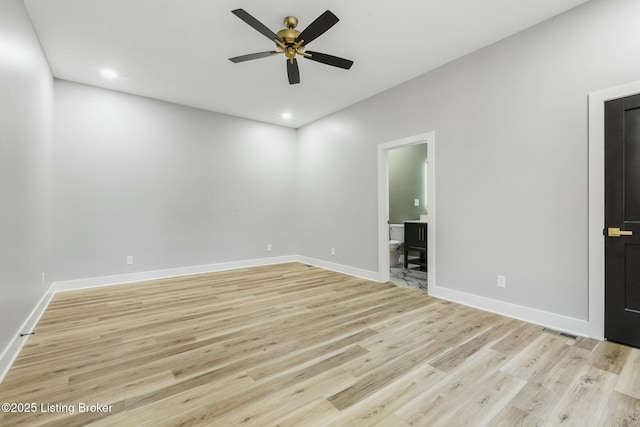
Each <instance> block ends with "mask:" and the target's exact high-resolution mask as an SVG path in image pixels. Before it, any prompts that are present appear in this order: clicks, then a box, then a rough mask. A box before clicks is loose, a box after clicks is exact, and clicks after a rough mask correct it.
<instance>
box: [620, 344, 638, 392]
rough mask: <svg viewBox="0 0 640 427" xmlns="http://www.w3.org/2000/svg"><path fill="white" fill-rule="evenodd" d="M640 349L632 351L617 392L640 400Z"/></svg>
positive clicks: (621, 374)
mask: <svg viewBox="0 0 640 427" xmlns="http://www.w3.org/2000/svg"><path fill="white" fill-rule="evenodd" d="M638 372H640V349H637V348H634V349H631V352H630V353H629V356H628V358H627V362H626V363H625V365H624V368H622V372H620V377H619V378H618V383H617V384H616V391H618V392H620V393H624V394H626V395H629V396H631V397H635V398H636V399H640V375H638Z"/></svg>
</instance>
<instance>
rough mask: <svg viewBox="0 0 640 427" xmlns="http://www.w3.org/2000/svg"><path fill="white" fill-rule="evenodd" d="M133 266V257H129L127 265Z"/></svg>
mask: <svg viewBox="0 0 640 427" xmlns="http://www.w3.org/2000/svg"><path fill="white" fill-rule="evenodd" d="M131 264H133V257H132V256H131V255H129V256H128V257H127V265H131Z"/></svg>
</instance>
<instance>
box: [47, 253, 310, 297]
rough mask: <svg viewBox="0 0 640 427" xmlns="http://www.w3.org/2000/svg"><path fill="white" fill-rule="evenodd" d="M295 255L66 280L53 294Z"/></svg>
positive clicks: (255, 264)
mask: <svg viewBox="0 0 640 427" xmlns="http://www.w3.org/2000/svg"><path fill="white" fill-rule="evenodd" d="M297 260H298V259H297V257H296V256H295V255H290V256H281V257H272V258H257V259H250V260H243V261H231V262H223V263H218V264H205V265H196V266H191V267H177V268H169V269H166V270H153V271H141V272H139V273H128V274H116V275H113V276H102V277H91V278H87V279H77V280H66V281H61V282H55V283H54V290H55V292H66V291H75V290H79V289H90V288H98V287H101V286H110V285H118V284H123V283H134V282H143V281H146V280H156V279H167V278H170V277H180V276H190V275H193V274H203V273H213V272H216V271H225V270H236V269H239V268H249V267H259V266H261V265H274V264H284V263H286V262H295V261H297Z"/></svg>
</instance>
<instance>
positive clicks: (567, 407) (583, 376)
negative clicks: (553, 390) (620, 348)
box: [545, 366, 618, 426]
mask: <svg viewBox="0 0 640 427" xmlns="http://www.w3.org/2000/svg"><path fill="white" fill-rule="evenodd" d="M617 379H618V377H617V375H615V374H611V373H609V372H606V371H603V370H600V369H597V368H593V367H591V366H585V367H584V368H583V369H582V371H581V372H580V375H579V376H578V378H576V380H575V382H574V384H573V386H572V387H571V388H570V389H569V391H568V392H567V393H565V394H564V395H563V396H562V398H561V399H560V400H559V401H558V404H557V405H556V407H555V408H554V409H553V410H552V411H551V413H549V415H547V419H546V423H545V425H559V424H565V425H576V426H587V425H590V424H594V423H596V422H597V421H598V420H600V418H601V417H602V416H603V414H604V412H605V409H606V407H607V404H608V400H609V399H608V398H607V399H603V398H602V396H607V397H609V396H610V395H611V394H612V393H613V391H614V387H615V384H616V381H617Z"/></svg>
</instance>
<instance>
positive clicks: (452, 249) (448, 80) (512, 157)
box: [297, 0, 640, 319]
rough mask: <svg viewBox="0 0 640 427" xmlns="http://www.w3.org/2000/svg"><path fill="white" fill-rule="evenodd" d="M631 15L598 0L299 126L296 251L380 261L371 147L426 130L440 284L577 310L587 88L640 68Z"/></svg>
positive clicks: (362, 262)
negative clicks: (432, 141) (431, 145)
mask: <svg viewBox="0 0 640 427" xmlns="http://www.w3.org/2000/svg"><path fill="white" fill-rule="evenodd" d="M638 16H640V2H638V1H637V0H595V1H592V2H589V3H587V4H585V5H583V6H581V7H579V8H577V9H574V10H571V11H569V12H567V13H565V14H563V15H560V16H558V17H556V18H553V19H550V20H548V21H546V22H544V23H542V24H540V25H537V26H535V27H532V28H530V29H528V30H526V31H524V32H521V33H519V34H516V35H514V36H513V37H510V38H508V39H506V40H503V41H500V42H498V43H495V44H493V45H491V46H488V47H486V48H484V49H482V50H480V51H477V52H475V53H473V54H470V55H468V56H466V57H464V58H461V59H459V60H457V61H455V62H452V63H449V64H447V65H445V66H443V67H441V68H439V69H437V70H434V71H432V72H430V73H427V74H425V75H422V76H420V77H418V78H416V79H414V80H411V81H409V82H407V83H405V84H402V85H400V86H397V87H395V88H393V89H390V90H388V91H386V92H384V93H381V94H379V95H377V96H374V97H372V98H369V99H367V100H365V101H363V102H360V103H358V104H356V105H354V106H352V107H349V108H347V109H345V110H342V111H340V112H337V113H335V114H332V115H330V116H328V117H326V118H324V119H322V120H319V121H317V122H315V123H312V124H310V125H307V126H305V127H303V128H301V129H299V131H298V134H299V138H298V144H299V153H298V163H299V164H298V170H299V181H298V182H299V187H298V205H297V206H298V212H299V213H298V218H300V219H301V221H302V222H301V223H305V224H313V227H312V228H304V227H301V229H300V233H299V243H298V244H299V249H300V254H301V255H306V256H312V257H317V258H320V259H324V260H330V261H333V262H337V263H341V264H347V265H350V266H354V267H358V268H363V269H367V270H373V271H377V269H378V266H377V249H376V245H377V240H376V239H377V236H376V234H377V227H376V222H377V218H376V216H377V215H376V210H377V192H376V189H377V160H376V147H377V145H378V144H380V143H384V142H388V141H393V140H396V139H400V138H403V137H407V136H410V135H416V134H420V133H423V132H428V131H435V138H436V145H437V149H436V158H435V170H436V178H435V185H436V204H435V205H436V211H437V216H438V222H437V227H438V240H437V247H436V257H437V258H436V268H437V285H438V286H442V287H446V288H450V289H453V290H458V291H462V292H467V293H470V294H474V295H479V296H484V297H488V298H492V299H497V300H502V301H506V302H509V303H513V304H518V305H523V306H526V307H530V308H535V309H540V310H545V311H549V312H552V313H557V314H561V315H565V316H569V317H572V318H576V319H586V318H587V291H588V287H587V94H588V93H589V92H591V91H594V90H599V89H603V88H607V87H612V86H615V85H619V84H623V83H627V82H631V81H636V80H638V79H640V74H638V70H640V56H639V55H637V52H638V51H640V26H639V25H638V23H637V18H638ZM356 60H357V58H356ZM430 162H431V159H430ZM330 245H331V246H335V247H336V256H335V257H331V256H330V255H329V252H328V250H327V247H328V246H330ZM498 274H500V275H504V276H506V288H505V289H499V288H497V287H496V276H497V275H498Z"/></svg>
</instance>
